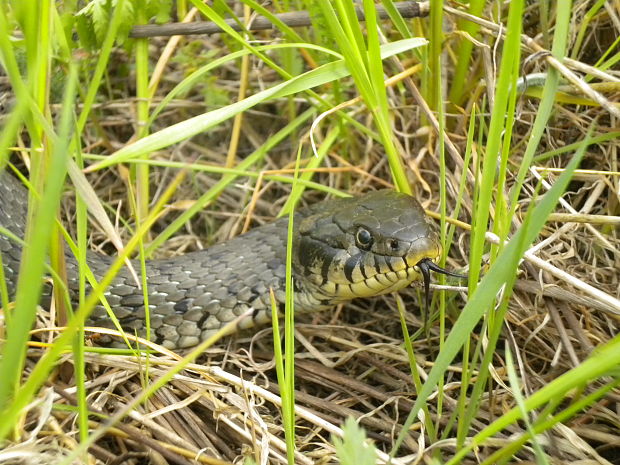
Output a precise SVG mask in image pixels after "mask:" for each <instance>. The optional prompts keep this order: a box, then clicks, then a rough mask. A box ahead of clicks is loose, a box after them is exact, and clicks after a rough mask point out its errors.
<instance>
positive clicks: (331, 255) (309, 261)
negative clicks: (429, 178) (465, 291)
mask: <svg viewBox="0 0 620 465" xmlns="http://www.w3.org/2000/svg"><path fill="white" fill-rule="evenodd" d="M309 212H310V214H309V216H307V217H305V218H303V219H302V220H301V221H299V220H297V224H298V225H297V227H296V229H297V234H296V235H295V238H296V240H295V243H294V255H293V266H294V270H295V277H296V281H297V282H298V285H299V286H303V287H304V288H305V289H306V290H307V291H308V292H309V293H311V294H312V295H314V296H315V299H316V300H318V301H319V302H331V305H333V304H334V303H337V302H343V301H346V300H350V299H352V298H355V297H369V296H375V295H381V294H386V293H388V292H393V291H397V290H399V289H402V288H403V287H405V286H407V285H409V284H410V283H411V282H412V281H414V280H416V279H419V278H420V277H421V275H420V273H424V271H426V270H427V269H428V268H427V267H425V266H424V265H423V266H422V268H423V269H424V271H423V270H422V269H421V268H420V267H419V266H418V265H419V264H421V263H427V262H428V261H430V262H432V261H434V260H436V259H437V258H438V257H439V255H440V254H441V245H440V241H439V238H438V236H437V233H436V231H435V229H434V227H433V225H432V224H431V222H430V220H429V219H428V217H427V216H426V214H425V213H424V210H423V208H422V206H421V205H420V204H419V203H418V202H417V201H416V200H415V199H414V198H413V197H411V196H409V195H406V194H402V193H398V192H393V191H376V192H372V193H369V194H366V195H364V196H362V197H357V198H351V199H347V200H346V201H343V200H338V201H337V202H324V203H322V204H319V206H318V207H317V208H313V209H310V210H309ZM313 212H314V213H313ZM422 277H425V276H422Z"/></svg>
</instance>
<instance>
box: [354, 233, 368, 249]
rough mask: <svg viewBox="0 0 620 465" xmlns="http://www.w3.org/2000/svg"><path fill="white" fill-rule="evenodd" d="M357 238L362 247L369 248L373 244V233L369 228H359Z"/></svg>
mask: <svg viewBox="0 0 620 465" xmlns="http://www.w3.org/2000/svg"><path fill="white" fill-rule="evenodd" d="M355 240H356V241H357V245H359V246H360V247H363V248H368V247H370V245H371V244H372V235H371V234H370V232H369V231H368V230H367V229H364V228H359V229H358V230H357V234H356V235H355Z"/></svg>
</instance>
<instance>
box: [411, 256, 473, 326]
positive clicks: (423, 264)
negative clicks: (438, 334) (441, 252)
mask: <svg viewBox="0 0 620 465" xmlns="http://www.w3.org/2000/svg"><path fill="white" fill-rule="evenodd" d="M417 266H418V268H419V269H420V273H421V274H422V279H423V280H424V314H425V315H428V311H429V308H430V306H431V273H430V272H431V271H434V272H435V273H440V274H445V275H448V276H453V277H455V278H467V275H463V274H459V273H454V272H453V271H449V270H446V269H445V268H442V267H440V266H439V265H437V264H436V263H435V262H433V261H432V260H431V259H430V258H424V259H422V260H420V261H419V262H418V265H417Z"/></svg>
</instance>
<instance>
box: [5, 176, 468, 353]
mask: <svg viewBox="0 0 620 465" xmlns="http://www.w3.org/2000/svg"><path fill="white" fill-rule="evenodd" d="M27 216H28V191H27V189H26V188H25V187H24V186H23V184H22V183H21V182H20V181H19V180H18V179H17V178H16V177H14V176H12V175H10V174H8V173H0V254H1V258H2V263H3V267H4V276H5V280H6V284H7V286H6V288H7V289H8V293H9V298H13V297H14V293H15V289H16V286H17V280H18V275H19V267H20V261H21V256H22V245H20V243H18V242H16V241H15V240H11V239H10V238H9V235H8V234H7V235H5V234H3V233H2V230H3V229H4V230H6V231H9V232H10V233H11V234H13V235H14V236H16V237H19V238H23V237H25V235H26V220H27ZM292 218H293V225H292V228H293V242H292V254H291V255H292V288H293V296H294V309H295V312H312V311H317V310H327V309H331V308H334V307H335V306H336V305H338V304H341V303H344V302H347V301H350V300H352V299H354V298H358V297H372V296H378V295H383V294H387V293H391V292H395V291H398V290H400V289H402V288H404V287H406V286H408V285H410V284H411V283H412V282H413V281H416V280H423V281H424V288H425V294H426V306H427V307H428V302H429V282H430V271H435V272H439V273H444V274H449V275H455V276H458V275H456V274H454V273H452V272H450V271H448V270H445V269H443V268H442V267H440V266H439V265H437V264H436V261H437V259H438V258H439V256H440V255H441V252H442V248H441V241H440V239H439V235H438V233H437V231H436V228H435V227H434V224H433V223H432V221H431V220H430V218H429V217H428V216H427V215H426V214H425V212H424V209H423V208H422V206H421V205H420V203H419V202H418V201H417V200H416V199H415V198H414V197H412V196H410V195H407V194H404V193H399V192H395V191H391V190H377V191H372V192H369V193H367V194H365V195H361V196H358V197H349V198H338V199H334V200H326V201H323V202H318V203H316V204H314V205H311V206H309V207H306V208H300V209H298V210H297V211H296V212H295V213H294V215H293V217H292ZM288 229H289V218H288V217H283V218H280V219H277V220H275V221H273V222H271V223H267V224H264V225H262V226H259V227H256V228H253V229H251V230H249V231H248V232H246V233H244V234H241V235H238V236H236V237H234V238H232V239H229V240H227V241H225V242H222V243H219V244H215V245H213V246H211V247H208V248H206V249H203V250H197V251H193V252H188V253H185V254H183V255H179V256H174V257H170V258H164V259H151V260H147V261H146V267H145V268H146V271H145V273H146V284H147V286H146V287H147V302H148V309H149V311H148V317H147V312H146V308H145V298H144V294H145V292H144V289H142V287H141V286H140V285H139V284H138V283H137V282H136V278H135V275H134V274H132V273H131V271H130V270H129V269H128V267H124V268H121V270H120V271H119V273H118V274H117V275H116V277H115V278H114V280H113V282H112V283H111V285H110V286H109V287H108V288H107V289H106V290H105V292H104V294H103V296H104V297H105V299H106V300H107V303H108V304H109V306H110V307H111V308H112V309H113V311H114V314H115V315H116V318H117V319H118V322H119V323H120V326H121V327H122V328H123V329H124V330H125V331H128V332H130V334H137V335H140V336H144V335H145V334H146V330H147V318H148V319H149V323H150V324H149V325H148V327H150V334H151V340H152V341H154V342H156V343H158V344H161V345H163V346H164V347H166V348H168V349H182V348H187V347H192V346H195V345H197V344H199V343H200V342H201V341H204V340H205V339H207V338H209V337H211V336H213V335H214V334H215V333H217V332H218V331H220V330H222V329H223V328H224V327H228V326H233V329H231V330H230V331H229V332H233V331H234V330H236V329H247V328H251V327H253V326H254V325H257V324H262V323H266V322H268V321H270V320H271V315H272V310H271V306H272V298H271V292H273V295H274V296H275V300H276V302H277V304H278V306H279V307H280V308H283V306H284V305H285V301H286V291H285V290H286V261H287V258H286V256H287V237H288ZM65 261H66V285H67V288H68V290H69V294H70V296H71V298H72V300H74V302H73V304H75V303H76V302H77V296H78V289H79V273H78V264H77V261H76V259H75V257H74V256H73V254H72V253H71V252H70V251H68V252H65ZM113 261H114V258H113V257H110V256H106V255H103V254H99V253H96V252H89V253H88V254H87V264H88V267H89V268H90V270H91V271H92V273H93V274H94V276H95V278H96V279H97V280H98V281H99V280H100V279H101V278H102V277H103V276H104V275H105V273H106V272H107V270H108V269H109V267H110V265H111V264H112V262H113ZM133 264H134V267H135V269H138V270H139V269H140V263H139V262H138V261H135V260H134V261H133ZM0 289H2V286H0ZM44 293H45V291H44ZM47 295H48V296H51V293H50V292H49V291H47ZM242 315H244V316H245V315H247V317H246V318H241V316H242ZM237 320H238V324H236V325H228V323H230V322H232V321H237ZM88 323H89V324H91V325H93V326H99V327H106V328H114V323H113V320H112V319H111V318H110V316H109V315H108V312H107V311H106V309H105V307H104V306H103V305H101V304H100V305H97V306H96V307H95V308H94V309H93V311H92V312H91V314H90V316H89V319H88ZM227 325H228V326H227Z"/></svg>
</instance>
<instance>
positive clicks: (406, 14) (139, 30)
mask: <svg viewBox="0 0 620 465" xmlns="http://www.w3.org/2000/svg"><path fill="white" fill-rule="evenodd" d="M429 3H430V2H429V1H425V2H413V1H406V2H396V3H394V6H395V7H396V9H397V10H398V12H399V13H400V15H401V16H402V17H403V18H420V17H424V16H427V15H428V12H429V8H430V7H429ZM356 12H357V17H358V18H359V19H360V20H361V21H364V18H365V17H364V11H363V10H362V9H361V8H359V7H357V8H356ZM275 16H276V17H277V18H278V19H279V20H280V21H282V22H283V23H284V24H286V25H287V26H290V27H301V26H310V25H311V24H312V21H311V19H310V13H308V12H307V11H305V10H304V11H293V12H290V13H280V14H277V15H275ZM377 16H378V17H379V18H380V19H388V18H389V15H388V13H387V11H386V10H385V8H384V7H383V6H382V5H377ZM225 21H226V24H228V25H229V26H230V27H231V28H233V29H234V30H235V31H240V30H241V26H240V25H239V24H238V23H237V22H236V21H235V20H233V19H226V20H225ZM268 29H274V25H273V23H272V22H271V21H269V19H267V18H265V17H264V16H258V17H256V18H255V19H254V20H253V21H252V23H251V24H250V26H249V28H248V30H250V31H265V30H268ZM218 32H222V30H221V29H220V27H219V26H218V25H217V24H215V23H212V22H208V21H199V22H193V23H170V24H162V25H156V24H147V25H141V26H134V27H133V28H132V30H131V32H130V33H129V37H133V38H136V39H137V38H144V37H168V36H176V35H183V36H186V35H194V34H215V33H218Z"/></svg>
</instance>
